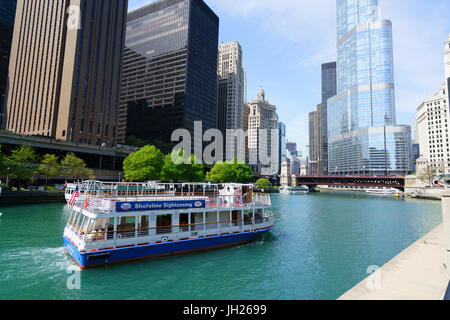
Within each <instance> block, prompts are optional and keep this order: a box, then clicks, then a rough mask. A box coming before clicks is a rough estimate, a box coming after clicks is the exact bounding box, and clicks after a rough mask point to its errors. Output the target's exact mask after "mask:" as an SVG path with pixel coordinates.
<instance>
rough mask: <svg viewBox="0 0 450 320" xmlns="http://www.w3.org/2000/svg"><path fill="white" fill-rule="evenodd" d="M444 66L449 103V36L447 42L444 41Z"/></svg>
mask: <svg viewBox="0 0 450 320" xmlns="http://www.w3.org/2000/svg"><path fill="white" fill-rule="evenodd" d="M444 65H445V82H446V85H447V96H448V100H447V101H450V92H449V90H450V34H449V35H448V38H447V40H446V41H445V47H444Z"/></svg>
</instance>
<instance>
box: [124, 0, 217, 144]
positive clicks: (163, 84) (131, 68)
mask: <svg viewBox="0 0 450 320" xmlns="http://www.w3.org/2000/svg"><path fill="white" fill-rule="evenodd" d="M218 37H219V18H218V17H217V16H216V14H214V12H213V11H212V10H211V9H210V8H209V7H208V6H207V5H206V4H205V3H204V2H203V1H202V0H161V1H158V2H155V3H152V4H150V5H148V6H145V7H143V8H140V9H138V10H136V11H133V12H131V13H129V14H128V23H127V35H126V43H125V47H126V48H125V55H124V61H123V72H122V87H121V103H120V114H119V133H118V138H119V139H118V140H119V142H122V143H125V142H127V141H128V142H129V141H130V140H133V139H134V138H139V139H140V140H144V141H148V142H155V141H160V142H163V143H168V142H170V141H171V135H172V132H173V131H174V130H176V129H179V128H185V129H188V130H190V132H191V134H193V131H194V121H202V122H203V130H207V129H209V128H214V127H215V126H216V108H217V106H216V100H217V46H218Z"/></svg>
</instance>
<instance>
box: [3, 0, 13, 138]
mask: <svg viewBox="0 0 450 320" xmlns="http://www.w3.org/2000/svg"><path fill="white" fill-rule="evenodd" d="M16 6H17V0H0V129H2V128H3V110H4V106H5V103H6V101H5V96H6V93H7V92H6V90H7V83H8V66H9V55H10V52H11V40H12V34H13V30H14V18H15V16H16Z"/></svg>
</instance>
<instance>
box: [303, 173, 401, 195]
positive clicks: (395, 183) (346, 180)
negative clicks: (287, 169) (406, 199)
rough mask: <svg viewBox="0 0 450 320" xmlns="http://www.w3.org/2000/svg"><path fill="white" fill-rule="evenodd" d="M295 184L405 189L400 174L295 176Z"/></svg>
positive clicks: (312, 186)
mask: <svg viewBox="0 0 450 320" xmlns="http://www.w3.org/2000/svg"><path fill="white" fill-rule="evenodd" d="M296 180H297V186H303V185H305V186H308V187H310V188H314V187H317V186H348V187H351V186H354V187H370V188H396V189H399V190H401V191H404V190H405V177H401V176H351V175H348V176H326V175H310V176H297V177H296Z"/></svg>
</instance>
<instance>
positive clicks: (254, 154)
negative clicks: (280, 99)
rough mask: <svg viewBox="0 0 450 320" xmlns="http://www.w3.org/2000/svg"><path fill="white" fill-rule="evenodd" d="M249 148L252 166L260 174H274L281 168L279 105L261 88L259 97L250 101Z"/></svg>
mask: <svg viewBox="0 0 450 320" xmlns="http://www.w3.org/2000/svg"><path fill="white" fill-rule="evenodd" d="M249 106H250V115H249V119H248V149H249V163H250V166H251V167H252V168H253V169H254V171H256V172H257V173H258V174H262V175H264V176H273V175H275V174H277V173H278V170H279V164H278V161H279V145H278V143H279V141H278V136H275V135H277V133H278V115H277V112H276V111H277V107H276V106H274V105H272V104H270V103H269V102H268V101H267V100H266V94H265V92H264V90H263V89H262V88H261V89H259V91H258V98H257V99H256V100H253V101H251V102H250V103H249Z"/></svg>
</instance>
